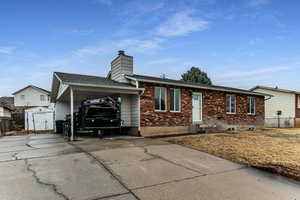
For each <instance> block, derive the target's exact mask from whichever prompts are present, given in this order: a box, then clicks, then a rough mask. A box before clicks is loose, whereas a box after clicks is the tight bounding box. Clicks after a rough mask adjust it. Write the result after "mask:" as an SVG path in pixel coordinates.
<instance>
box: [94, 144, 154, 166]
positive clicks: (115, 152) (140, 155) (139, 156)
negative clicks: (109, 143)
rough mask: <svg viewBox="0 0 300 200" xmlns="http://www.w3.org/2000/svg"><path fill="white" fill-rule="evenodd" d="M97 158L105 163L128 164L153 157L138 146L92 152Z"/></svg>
mask: <svg viewBox="0 0 300 200" xmlns="http://www.w3.org/2000/svg"><path fill="white" fill-rule="evenodd" d="M92 155H94V156H95V157H96V158H97V159H99V160H101V161H102V162H104V163H105V164H107V165H112V164H123V165H129V164H131V165H132V164H134V163H136V162H140V161H145V160H149V159H153V158H154V157H153V156H151V155H148V154H146V153H145V152H144V149H142V148H140V147H131V148H118V149H111V150H103V151H95V152H92Z"/></svg>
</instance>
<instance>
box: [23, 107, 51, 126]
mask: <svg viewBox="0 0 300 200" xmlns="http://www.w3.org/2000/svg"><path fill="white" fill-rule="evenodd" d="M53 129H54V110H53V109H49V108H45V107H35V108H30V109H26V110H25V130H34V131H41V130H53Z"/></svg>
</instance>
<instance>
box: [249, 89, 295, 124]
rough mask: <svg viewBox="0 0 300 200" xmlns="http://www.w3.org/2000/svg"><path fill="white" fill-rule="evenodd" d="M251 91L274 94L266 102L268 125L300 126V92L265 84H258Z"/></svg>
mask: <svg viewBox="0 0 300 200" xmlns="http://www.w3.org/2000/svg"><path fill="white" fill-rule="evenodd" d="M251 91H253V92H262V93H266V94H270V95H272V96H273V97H272V98H271V99H269V100H267V101H266V103H265V118H266V119H265V125H266V126H267V127H279V126H280V127H294V126H297V127H300V92H297V91H293V90H285V89H279V88H278V87H275V88H272V87H265V86H256V87H254V88H252V89H251ZM278 114H280V115H278Z"/></svg>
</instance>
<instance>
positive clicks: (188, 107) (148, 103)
mask: <svg viewBox="0 0 300 200" xmlns="http://www.w3.org/2000/svg"><path fill="white" fill-rule="evenodd" d="M140 87H141V88H145V92H144V94H143V95H142V96H141V99H140V105H141V121H140V123H141V127H149V126H150V127H151V126H152V127H154V126H189V125H191V124H192V92H201V93H202V95H203V123H211V124H228V125H263V123H264V97H262V96H256V97H255V100H256V101H255V102H256V113H255V115H249V114H248V103H247V102H248V96H249V95H245V94H235V95H236V114H227V113H226V95H227V94H230V93H226V92H222V91H214V90H204V89H195V88H186V87H175V86H169V85H160V84H152V83H140ZM155 87H165V88H167V111H166V112H156V111H155V109H154V102H155V100H154V90H155ZM170 88H180V89H181V112H170V98H169V95H170Z"/></svg>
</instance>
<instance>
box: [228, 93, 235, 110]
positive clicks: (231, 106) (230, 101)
mask: <svg viewBox="0 0 300 200" xmlns="http://www.w3.org/2000/svg"><path fill="white" fill-rule="evenodd" d="M226 112H227V114H235V113H236V96H235V95H232V94H229V95H226Z"/></svg>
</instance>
